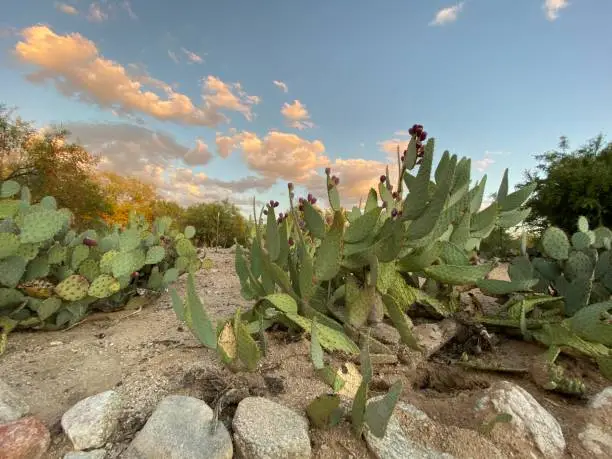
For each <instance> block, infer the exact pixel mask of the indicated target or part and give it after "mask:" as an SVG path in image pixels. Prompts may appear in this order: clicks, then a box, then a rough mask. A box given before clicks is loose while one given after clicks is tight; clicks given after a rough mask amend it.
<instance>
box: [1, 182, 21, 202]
mask: <svg viewBox="0 0 612 459" xmlns="http://www.w3.org/2000/svg"><path fill="white" fill-rule="evenodd" d="M19 190H21V185H20V184H19V183H17V182H15V181H14V180H7V181H5V182H2V185H0V198H11V197H13V196H15V195H16V194H17V193H19Z"/></svg>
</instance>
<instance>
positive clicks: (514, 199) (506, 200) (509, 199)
mask: <svg viewBox="0 0 612 459" xmlns="http://www.w3.org/2000/svg"><path fill="white" fill-rule="evenodd" d="M535 189H536V184H535V183H530V184H529V185H525V186H524V187H523V188H521V189H519V190H517V191H515V192H514V193H510V194H509V195H507V196H505V197H499V196H498V198H497V199H498V202H499V207H500V210H502V211H512V210H516V209H518V208H519V207H520V206H521V205H523V203H524V202H525V201H527V199H528V198H529V196H531V194H532V193H533V192H534V191H535Z"/></svg>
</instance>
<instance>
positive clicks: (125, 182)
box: [99, 172, 157, 226]
mask: <svg viewBox="0 0 612 459" xmlns="http://www.w3.org/2000/svg"><path fill="white" fill-rule="evenodd" d="M99 179H100V182H101V183H102V187H103V189H104V193H105V194H106V196H107V197H108V198H109V199H110V200H111V202H112V203H113V204H112V207H111V210H110V212H108V213H106V214H105V215H104V220H105V221H106V222H107V223H109V224H118V225H122V226H123V225H126V224H127V223H128V220H129V216H130V212H131V211H134V212H136V213H138V214H140V215H142V216H144V218H145V219H146V220H147V221H149V222H151V221H152V219H153V205H154V203H155V202H156V200H157V195H156V192H155V187H154V186H153V185H150V184H148V183H144V182H141V181H140V180H138V179H137V178H134V177H124V176H122V175H119V174H117V173H115V172H102V173H100V176H99Z"/></svg>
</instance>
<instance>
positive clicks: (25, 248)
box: [16, 243, 41, 261]
mask: <svg viewBox="0 0 612 459" xmlns="http://www.w3.org/2000/svg"><path fill="white" fill-rule="evenodd" d="M40 247H41V244H39V243H36V244H21V245H20V246H19V249H17V254H16V255H17V256H20V257H23V258H25V259H26V261H31V260H33V259H34V258H36V257H37V255H38V252H39V250H40Z"/></svg>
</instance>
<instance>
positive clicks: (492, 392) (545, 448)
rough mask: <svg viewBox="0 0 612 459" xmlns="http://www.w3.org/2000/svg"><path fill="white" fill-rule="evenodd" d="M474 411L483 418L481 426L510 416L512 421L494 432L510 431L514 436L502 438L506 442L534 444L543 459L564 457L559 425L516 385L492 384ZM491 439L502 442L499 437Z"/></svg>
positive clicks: (506, 383)
mask: <svg viewBox="0 0 612 459" xmlns="http://www.w3.org/2000/svg"><path fill="white" fill-rule="evenodd" d="M474 411H475V412H476V413H477V414H478V415H479V416H482V418H481V421H483V422H486V421H487V420H488V419H490V418H491V416H495V415H498V414H502V413H507V414H510V415H511V416H512V421H510V422H509V423H503V424H500V425H499V426H497V427H496V429H497V430H503V429H510V430H511V431H512V432H513V434H512V435H508V434H506V435H503V439H505V441H508V440H512V442H516V441H519V440H521V439H522V440H526V441H528V442H533V443H534V444H535V446H537V448H538V449H539V450H540V452H541V453H542V454H543V455H544V457H550V458H557V457H562V456H563V454H564V451H565V446H566V444H565V438H564V437H563V431H562V430H561V426H560V425H559V422H557V420H556V419H555V418H554V417H553V416H552V415H551V414H550V413H549V412H548V411H546V410H545V409H544V407H542V405H540V404H539V403H538V402H537V400H536V399H535V398H533V396H532V395H531V394H530V393H529V392H527V391H526V390H525V389H523V388H522V387H520V386H517V385H516V384H513V383H511V382H508V381H500V382H497V383H495V384H493V385H492V386H491V387H490V388H489V389H487V391H486V395H485V396H484V397H481V398H480V399H478V401H477V402H476V405H475V407H474ZM494 434H495V432H494ZM492 437H493V438H496V439H498V440H499V441H502V436H499V437H498V436H496V435H492ZM507 446H508V447H511V446H512V445H507Z"/></svg>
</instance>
